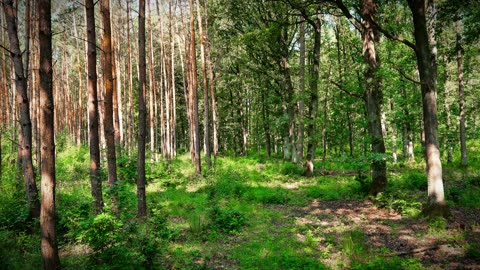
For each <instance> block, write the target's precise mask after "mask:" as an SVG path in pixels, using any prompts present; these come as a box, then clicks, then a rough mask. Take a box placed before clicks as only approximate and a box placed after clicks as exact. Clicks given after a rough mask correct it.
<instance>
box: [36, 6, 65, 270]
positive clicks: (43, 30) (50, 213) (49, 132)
mask: <svg viewBox="0 0 480 270" xmlns="http://www.w3.org/2000/svg"><path fill="white" fill-rule="evenodd" d="M37 8H38V12H37V14H38V16H39V41H40V108H41V111H40V143H41V147H42V153H41V159H42V168H41V173H42V174H41V175H42V185H41V186H42V189H41V192H42V204H41V212H40V229H41V235H42V244H41V246H42V259H43V268H44V269H48V270H54V269H55V270H56V269H60V259H59V256H58V246H57V232H56V229H55V139H54V136H55V135H54V134H55V129H54V122H53V120H54V103H53V77H52V75H53V63H52V21H51V18H52V17H51V3H50V0H38V5H37Z"/></svg>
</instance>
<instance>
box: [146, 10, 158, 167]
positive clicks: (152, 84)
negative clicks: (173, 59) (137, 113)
mask: <svg viewBox="0 0 480 270" xmlns="http://www.w3.org/2000/svg"><path fill="white" fill-rule="evenodd" d="M147 7H148V15H149V16H148V37H149V40H148V49H149V57H148V70H149V72H148V81H149V100H148V110H149V119H148V120H149V121H148V122H149V128H150V156H151V157H150V161H151V162H152V163H153V161H155V159H154V157H155V153H156V151H155V149H156V148H155V146H156V144H155V143H156V141H155V114H154V103H155V81H156V80H155V62H154V61H155V57H154V55H155V54H154V51H153V29H152V14H151V11H150V1H148V4H147Z"/></svg>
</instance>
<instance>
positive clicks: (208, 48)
mask: <svg viewBox="0 0 480 270" xmlns="http://www.w3.org/2000/svg"><path fill="white" fill-rule="evenodd" d="M207 3H208V1H205V7H204V11H205V14H204V16H205V31H204V32H205V34H204V36H205V38H206V39H207V41H206V44H205V54H206V62H207V66H208V80H209V86H210V99H211V101H212V131H213V134H212V137H213V138H212V139H213V159H214V164H215V161H216V159H217V154H218V112H217V101H216V97H215V73H214V72H213V63H212V54H211V46H212V44H211V42H210V39H209V36H208V7H207Z"/></svg>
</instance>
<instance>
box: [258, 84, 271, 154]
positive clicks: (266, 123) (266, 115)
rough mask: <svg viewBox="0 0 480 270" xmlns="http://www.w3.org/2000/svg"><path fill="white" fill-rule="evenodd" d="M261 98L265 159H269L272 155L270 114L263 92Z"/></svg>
mask: <svg viewBox="0 0 480 270" xmlns="http://www.w3.org/2000/svg"><path fill="white" fill-rule="evenodd" d="M261 98H262V100H261V103H262V121H263V131H264V132H265V148H266V150H267V157H270V156H271V155H272V143H271V135H270V112H269V109H268V104H267V100H266V95H265V92H264V91H262V94H261Z"/></svg>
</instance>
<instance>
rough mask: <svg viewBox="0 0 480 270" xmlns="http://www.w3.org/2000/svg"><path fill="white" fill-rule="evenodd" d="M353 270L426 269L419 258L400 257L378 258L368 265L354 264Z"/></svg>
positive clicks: (351, 267) (351, 266)
mask: <svg viewBox="0 0 480 270" xmlns="http://www.w3.org/2000/svg"><path fill="white" fill-rule="evenodd" d="M349 268H350V269H352V270H422V269H424V267H423V266H422V264H421V263H420V260H419V259H417V258H412V259H404V258H399V257H391V258H384V257H376V258H375V259H374V260H372V261H370V262H367V263H359V262H353V263H352V265H350V267H349Z"/></svg>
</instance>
